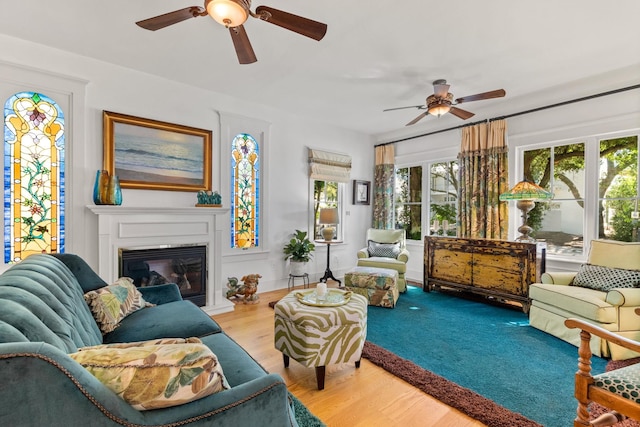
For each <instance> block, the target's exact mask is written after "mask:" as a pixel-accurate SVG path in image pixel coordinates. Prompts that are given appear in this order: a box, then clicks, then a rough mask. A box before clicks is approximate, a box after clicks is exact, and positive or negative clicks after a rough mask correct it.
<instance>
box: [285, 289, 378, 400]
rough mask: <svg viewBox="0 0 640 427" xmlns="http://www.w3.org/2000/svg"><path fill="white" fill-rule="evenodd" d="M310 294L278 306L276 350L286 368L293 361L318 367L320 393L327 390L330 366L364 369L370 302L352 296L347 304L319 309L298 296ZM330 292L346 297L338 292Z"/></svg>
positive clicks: (292, 297) (293, 296)
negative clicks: (280, 354)
mask: <svg viewBox="0 0 640 427" xmlns="http://www.w3.org/2000/svg"><path fill="white" fill-rule="evenodd" d="M309 292H314V290H309V291H293V292H291V293H289V294H288V295H287V296H285V297H284V298H282V299H281V300H280V301H278V303H277V304H276V305H275V306H274V311H275V347H276V349H277V350H279V351H281V352H282V357H283V360H284V366H285V368H286V367H288V366H289V358H292V359H293V360H296V361H297V362H299V363H301V364H302V365H304V366H307V367H314V368H315V369H316V382H317V385H318V390H323V389H324V378H325V367H326V366H327V365H335V364H339V363H355V366H356V368H359V367H360V357H361V355H362V348H363V347H364V342H365V340H366V337H367V300H366V298H364V297H363V296H362V295H357V294H353V293H350V292H349V293H348V294H349V296H348V298H344V299H347V302H346V303H345V304H342V305H336V306H316V305H309V304H308V303H305V302H304V301H307V300H306V299H303V298H300V297H298V296H296V294H299V295H300V296H303V295H308V293H309ZM329 292H340V293H345V291H342V290H338V289H329ZM301 300H302V301H301ZM307 302H308V301H307Z"/></svg>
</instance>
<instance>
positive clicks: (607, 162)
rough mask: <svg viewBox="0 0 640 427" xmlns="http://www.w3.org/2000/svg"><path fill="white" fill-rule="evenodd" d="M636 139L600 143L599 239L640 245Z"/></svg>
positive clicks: (635, 137)
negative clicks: (639, 243) (638, 243)
mask: <svg viewBox="0 0 640 427" xmlns="http://www.w3.org/2000/svg"><path fill="white" fill-rule="evenodd" d="M639 195H640V191H639V187H638V137H637V136H631V137H624V138H616V139H607V140H602V141H600V175H599V180H598V196H599V199H598V212H599V214H600V215H599V216H598V218H599V221H598V237H600V238H605V239H611V240H619V241H623V242H637V241H640V236H638V228H639V226H640V223H639V220H638V202H639Z"/></svg>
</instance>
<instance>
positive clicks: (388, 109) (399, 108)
mask: <svg viewBox="0 0 640 427" xmlns="http://www.w3.org/2000/svg"><path fill="white" fill-rule="evenodd" d="M407 108H418V109H421V110H424V109H425V108H427V106H426V105H410V106H408V107H395V108H387V109H386V110H382V112H383V113H384V112H386V111H395V110H406V109H407Z"/></svg>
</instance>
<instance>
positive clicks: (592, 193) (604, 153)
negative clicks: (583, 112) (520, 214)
mask: <svg viewBox="0 0 640 427" xmlns="http://www.w3.org/2000/svg"><path fill="white" fill-rule="evenodd" d="M589 159H597V160H596V161H589ZM592 165H593V166H592ZM522 166H523V171H524V177H525V178H527V179H529V180H532V181H534V182H536V183H538V184H539V185H540V186H542V187H544V188H546V189H547V190H549V191H551V192H552V193H553V195H554V198H553V200H550V201H549V202H536V207H535V208H534V209H533V210H532V211H531V212H530V215H529V221H528V224H529V225H530V226H531V227H533V229H534V231H533V232H532V233H531V235H532V236H533V237H535V238H536V239H539V240H545V241H546V242H547V253H549V254H556V255H560V256H568V257H575V256H581V255H583V253H584V241H585V240H588V239H589V238H601V239H611V240H620V241H640V239H639V236H638V227H639V223H638V201H639V194H640V190H639V183H638V169H639V159H638V135H622V136H618V137H615V138H611V137H608V138H606V139H605V138H601V137H597V136H591V137H586V138H582V141H579V142H575V143H571V144H566V145H556V146H552V147H545V148H539V149H534V150H526V151H523V155H522ZM596 168H597V169H596Z"/></svg>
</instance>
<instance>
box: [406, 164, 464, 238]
mask: <svg viewBox="0 0 640 427" xmlns="http://www.w3.org/2000/svg"><path fill="white" fill-rule="evenodd" d="M423 169H425V170H428V171H429V176H428V177H427V179H426V181H423V179H422V171H423ZM424 186H427V187H428V188H425V192H423V187H424ZM394 197H395V224H396V228H401V229H404V230H406V233H407V239H409V240H421V239H422V235H423V227H422V224H423V221H426V222H425V223H426V224H429V226H428V227H424V234H425V235H429V234H432V235H441V236H442V235H444V236H456V235H457V232H458V227H457V225H456V224H457V215H458V161H457V160H451V161H443V162H437V163H427V164H426V165H425V166H424V167H423V166H410V167H404V168H396V188H395V194H394ZM427 203H428V205H427ZM423 214H425V215H426V214H428V217H425V215H423Z"/></svg>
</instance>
